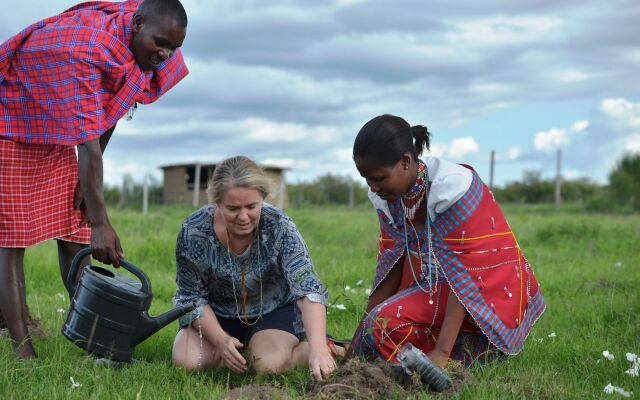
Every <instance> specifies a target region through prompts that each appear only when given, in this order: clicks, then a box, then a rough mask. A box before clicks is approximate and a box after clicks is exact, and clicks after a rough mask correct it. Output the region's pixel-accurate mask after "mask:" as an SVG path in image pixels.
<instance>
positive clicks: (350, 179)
mask: <svg viewBox="0 0 640 400" xmlns="http://www.w3.org/2000/svg"><path fill="white" fill-rule="evenodd" d="M354 197H355V194H354V184H353V177H352V176H351V175H349V208H353V203H354V200H355V199H354Z"/></svg>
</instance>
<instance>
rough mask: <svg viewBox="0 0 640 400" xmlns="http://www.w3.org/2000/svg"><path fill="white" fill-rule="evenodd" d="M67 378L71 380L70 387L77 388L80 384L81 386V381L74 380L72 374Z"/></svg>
mask: <svg viewBox="0 0 640 400" xmlns="http://www.w3.org/2000/svg"><path fill="white" fill-rule="evenodd" d="M69 380H70V381H71V389H75V388H79V387H80V386H82V383H80V382H76V381H75V379H73V376H72V377H70V378H69Z"/></svg>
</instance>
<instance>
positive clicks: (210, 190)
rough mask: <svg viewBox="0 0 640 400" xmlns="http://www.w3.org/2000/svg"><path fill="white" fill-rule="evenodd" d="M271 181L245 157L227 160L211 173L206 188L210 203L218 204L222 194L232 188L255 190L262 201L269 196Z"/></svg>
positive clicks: (256, 165) (253, 162)
mask: <svg viewBox="0 0 640 400" xmlns="http://www.w3.org/2000/svg"><path fill="white" fill-rule="evenodd" d="M270 184H271V181H270V180H269V178H268V177H267V175H266V174H265V172H264V171H263V170H262V168H260V167H259V166H258V164H256V163H255V161H253V160H252V159H250V158H248V157H245V156H235V157H231V158H227V159H226V160H224V161H223V162H221V163H220V164H219V165H217V166H216V169H215V170H214V171H213V176H212V177H211V180H210V181H209V185H208V186H207V198H208V199H209V202H210V203H216V204H219V203H220V202H221V201H222V197H223V196H224V193H225V192H226V191H227V190H228V189H230V188H233V187H244V188H249V189H255V190H257V191H258V192H259V193H260V195H262V199H263V200H264V199H265V198H266V197H267V196H268V195H269V191H270V190H269V186H270Z"/></svg>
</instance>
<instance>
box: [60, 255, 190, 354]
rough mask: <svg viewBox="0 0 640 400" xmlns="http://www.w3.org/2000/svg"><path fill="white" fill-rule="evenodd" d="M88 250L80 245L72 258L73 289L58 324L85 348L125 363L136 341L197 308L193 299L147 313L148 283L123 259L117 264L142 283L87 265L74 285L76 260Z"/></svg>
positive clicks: (144, 275)
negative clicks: (162, 310) (63, 318)
mask: <svg viewBox="0 0 640 400" xmlns="http://www.w3.org/2000/svg"><path fill="white" fill-rule="evenodd" d="M90 254H91V249H90V248H87V249H83V250H81V251H79V252H78V254H76V256H75V257H74V258H73V261H72V263H71V271H69V276H68V277H67V282H68V283H70V284H69V287H72V290H73V292H72V295H71V296H72V300H71V305H70V307H69V313H68V315H67V319H66V321H65V323H64V325H63V327H62V334H63V335H64V336H65V337H66V338H67V339H69V340H71V341H72V342H73V343H75V344H76V345H77V346H79V347H81V348H83V349H85V350H86V351H87V352H89V353H91V354H95V355H98V356H100V357H105V358H108V359H110V360H113V361H123V362H128V361H130V360H131V355H132V354H133V348H134V347H135V346H136V345H137V344H138V343H140V342H142V341H143V340H145V339H146V338H148V337H149V336H151V335H153V334H154V333H156V332H157V331H159V330H160V329H162V328H163V327H164V326H166V325H167V324H169V323H170V322H172V321H174V320H176V319H177V318H178V317H180V316H182V315H184V314H186V313H188V312H189V311H191V310H193V309H194V308H195V304H186V305H183V306H180V307H176V308H174V309H172V310H169V311H167V312H166V313H164V314H161V315H159V316H157V317H150V316H149V314H148V313H147V311H148V310H149V306H150V305H151V299H152V298H153V294H152V292H151V282H149V278H148V277H147V275H146V274H145V273H144V272H143V271H142V270H141V269H139V268H138V267H136V266H135V265H133V264H131V263H130V262H128V261H126V260H121V261H120V264H121V265H122V267H123V268H124V269H126V270H127V271H129V272H131V273H132V274H133V275H135V276H136V277H137V278H138V279H139V280H140V282H136V281H134V280H133V279H131V278H129V277H127V276H125V275H121V274H118V273H116V272H115V271H112V270H110V269H107V268H102V267H98V266H95V265H87V266H86V267H85V268H84V269H83V270H82V275H81V276H80V279H79V281H78V283H77V284H75V283H74V281H75V277H76V276H77V273H78V268H79V265H78V264H79V263H80V260H82V258H84V257H85V256H87V255H90Z"/></svg>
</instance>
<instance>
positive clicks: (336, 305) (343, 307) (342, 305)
mask: <svg viewBox="0 0 640 400" xmlns="http://www.w3.org/2000/svg"><path fill="white" fill-rule="evenodd" d="M332 307H333V308H337V309H338V310H341V311H344V310H346V309H347V307H345V306H344V304H334V305H333V306H332Z"/></svg>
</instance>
